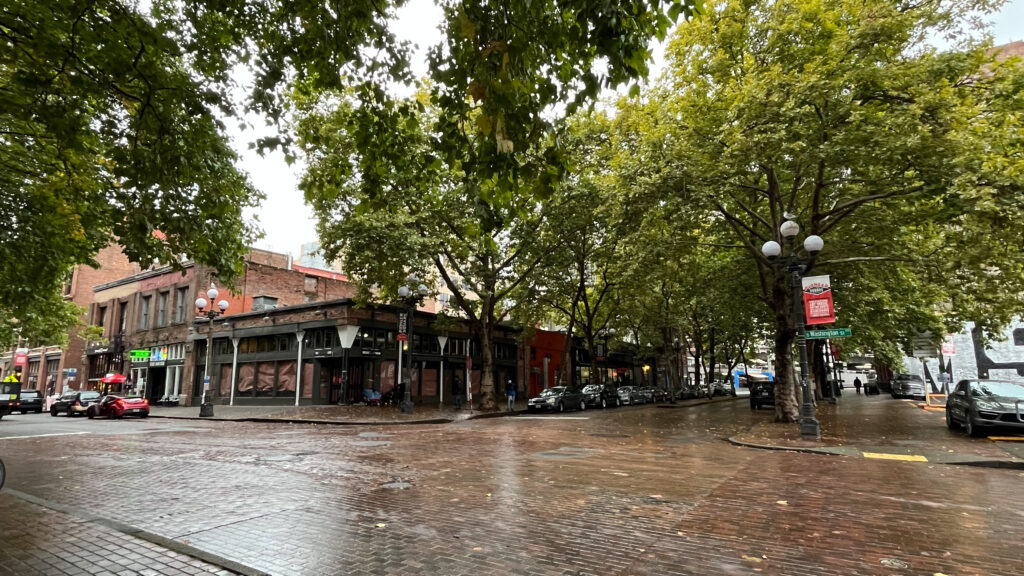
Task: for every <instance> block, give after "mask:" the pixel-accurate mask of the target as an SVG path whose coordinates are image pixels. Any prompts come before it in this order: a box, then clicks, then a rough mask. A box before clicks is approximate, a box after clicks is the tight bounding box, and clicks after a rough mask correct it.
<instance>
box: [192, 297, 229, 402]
mask: <svg viewBox="0 0 1024 576" xmlns="http://www.w3.org/2000/svg"><path fill="white" fill-rule="evenodd" d="M219 295H220V293H219V292H217V287H216V286H214V285H213V282H210V289H209V290H207V291H206V298H209V301H207V299H206V298H203V297H202V296H200V297H199V298H196V308H198V309H199V314H200V315H202V316H206V318H207V323H206V365H205V366H204V367H203V397H202V401H201V402H200V404H199V416H200V417H201V418H208V417H210V416H213V404H212V403H207V402H206V391H207V390H208V389H209V388H210V362H211V361H212V360H213V319H214V318H216V317H217V316H220V315H221V314H223V313H224V312H226V311H227V309H228V301H227V300H221V301H220V302H217V306H216V307H214V305H213V302H214V300H216V299H217V296H219ZM207 306H209V310H207V309H206V308H207Z"/></svg>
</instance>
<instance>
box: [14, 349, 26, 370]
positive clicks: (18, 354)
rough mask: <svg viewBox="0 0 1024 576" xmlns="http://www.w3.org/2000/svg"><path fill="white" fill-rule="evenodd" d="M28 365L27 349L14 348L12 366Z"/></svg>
mask: <svg viewBox="0 0 1024 576" xmlns="http://www.w3.org/2000/svg"><path fill="white" fill-rule="evenodd" d="M26 364H28V348H16V349H15V350H14V365H15V366H24V365H26Z"/></svg>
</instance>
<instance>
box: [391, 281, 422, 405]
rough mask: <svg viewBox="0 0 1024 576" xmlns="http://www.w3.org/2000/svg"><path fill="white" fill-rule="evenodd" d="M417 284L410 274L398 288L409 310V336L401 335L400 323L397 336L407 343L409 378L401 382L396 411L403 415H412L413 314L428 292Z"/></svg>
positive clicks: (400, 347)
mask: <svg viewBox="0 0 1024 576" xmlns="http://www.w3.org/2000/svg"><path fill="white" fill-rule="evenodd" d="M418 283H419V279H418V278H417V277H416V275H415V274H411V275H409V278H408V284H405V285H402V286H400V287H399V288H398V297H399V298H400V299H401V300H402V302H403V303H404V304H405V306H406V307H407V308H408V309H409V316H408V321H407V322H408V324H407V325H408V330H409V334H408V336H406V335H405V334H403V333H402V330H401V322H399V335H398V337H399V339H400V340H402V341H403V342H405V341H408V342H409V378H408V380H403V382H402V401H401V402H400V403H399V404H398V409H399V410H401V411H402V413H403V414H412V411H413V404H412V390H411V388H412V369H413V368H412V348H413V345H412V343H413V333H412V332H413V327H412V326H413V320H414V318H415V314H416V306H418V305H419V303H420V302H421V301H422V300H423V297H424V296H426V295H427V292H428V291H429V290H428V289H427V287H426V285H425V284H418ZM417 284H418V285H417ZM401 314H402V315H404V314H405V312H402V313H401ZM403 337H405V338H407V340H404V339H403ZM398 377H399V378H402V377H403V374H402V346H401V345H399V347H398Z"/></svg>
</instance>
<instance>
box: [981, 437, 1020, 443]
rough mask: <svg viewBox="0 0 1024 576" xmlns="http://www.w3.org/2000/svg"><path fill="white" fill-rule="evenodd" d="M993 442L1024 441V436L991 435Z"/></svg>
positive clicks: (990, 438)
mask: <svg viewBox="0 0 1024 576" xmlns="http://www.w3.org/2000/svg"><path fill="white" fill-rule="evenodd" d="M988 439H989V440H991V441H993V442H1024V436H989V437H988Z"/></svg>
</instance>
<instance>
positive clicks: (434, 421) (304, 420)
mask: <svg viewBox="0 0 1024 576" xmlns="http://www.w3.org/2000/svg"><path fill="white" fill-rule="evenodd" d="M149 417H150V418H164V419H166V420H198V421H201V422H259V423H264V424H319V425H325V426H410V425H414V424H449V423H451V422H454V420H450V419H448V418H431V419H427V420H404V421H392V422H378V421H358V422H346V421H344V420H311V419H307V418H265V417H261V416H250V417H245V418H200V417H198V416H157V415H154V414H150V415H149Z"/></svg>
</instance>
